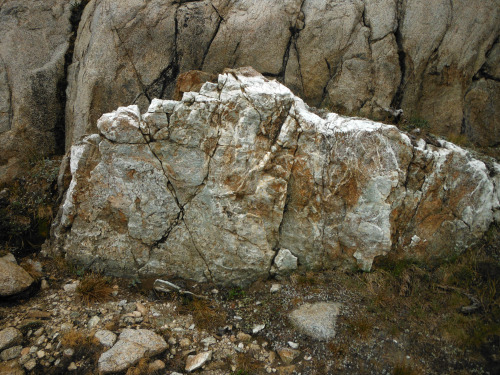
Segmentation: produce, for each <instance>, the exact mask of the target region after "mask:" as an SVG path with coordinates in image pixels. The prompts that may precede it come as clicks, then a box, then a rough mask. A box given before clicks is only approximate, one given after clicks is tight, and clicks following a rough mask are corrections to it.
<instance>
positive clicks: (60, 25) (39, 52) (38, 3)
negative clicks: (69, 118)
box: [0, 0, 71, 184]
mask: <svg viewBox="0 0 500 375" xmlns="http://www.w3.org/2000/svg"><path fill="white" fill-rule="evenodd" d="M70 9H71V2H70V1H67V0H21V1H20V0H5V1H1V2H0V35H1V37H0V184H1V183H2V182H6V181H9V180H10V179H12V178H13V177H15V176H16V175H17V174H18V173H19V172H20V171H21V170H22V169H23V167H24V165H23V162H25V161H26V160H27V159H28V158H33V157H35V156H38V157H39V156H46V155H48V154H53V153H54V152H56V151H58V152H61V151H62V150H63V149H64V110H65V109H64V108H65V105H66V103H65V100H64V99H63V98H64V90H65V81H66V72H65V55H66V52H67V50H68V47H69V45H70V42H69V40H70V35H71V23H70V17H71V10H70Z"/></svg>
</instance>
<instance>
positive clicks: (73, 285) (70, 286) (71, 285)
mask: <svg viewBox="0 0 500 375" xmlns="http://www.w3.org/2000/svg"><path fill="white" fill-rule="evenodd" d="M79 283H80V282H79V281H75V282H72V283H68V284H65V285H64V286H63V289H64V291H65V292H66V293H75V292H76V288H78V284H79Z"/></svg>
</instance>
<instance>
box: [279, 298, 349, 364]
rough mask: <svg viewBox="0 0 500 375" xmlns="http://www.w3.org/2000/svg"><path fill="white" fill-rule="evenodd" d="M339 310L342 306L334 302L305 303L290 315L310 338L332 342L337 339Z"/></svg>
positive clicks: (299, 328)
mask: <svg viewBox="0 0 500 375" xmlns="http://www.w3.org/2000/svg"><path fill="white" fill-rule="evenodd" d="M339 308H340V304H338V303H332V302H318V303H305V304H303V305H302V306H300V307H299V308H298V309H296V310H294V311H292V312H291V313H290V321H291V322H292V324H293V325H294V327H295V328H296V329H298V330H299V331H300V332H302V333H304V334H306V335H308V336H311V337H313V338H315V339H317V340H330V339H332V338H334V337H335V324H336V322H337V316H338V315H339ZM288 351H291V349H288ZM280 356H281V353H280Z"/></svg>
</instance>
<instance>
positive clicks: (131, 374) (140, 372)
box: [126, 358, 150, 375]
mask: <svg viewBox="0 0 500 375" xmlns="http://www.w3.org/2000/svg"><path fill="white" fill-rule="evenodd" d="M148 374H150V372H149V365H148V358H142V359H141V360H140V361H139V362H138V363H137V364H136V365H135V366H133V367H131V368H129V369H128V371H127V374H126V375H148Z"/></svg>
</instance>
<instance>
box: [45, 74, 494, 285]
mask: <svg viewBox="0 0 500 375" xmlns="http://www.w3.org/2000/svg"><path fill="white" fill-rule="evenodd" d="M315 112H317V111H316V110H314V109H312V108H309V107H308V106H307V105H306V104H305V103H304V102H303V101H302V100H301V99H299V98H298V97H296V96H294V95H293V94H292V92H291V91H290V90H289V89H288V88H286V87H285V86H283V85H281V84H280V83H278V82H277V81H275V80H272V81H270V80H268V79H266V78H265V77H263V76H261V75H259V74H258V73H257V72H255V71H253V70H252V69H249V68H247V69H241V70H238V71H228V72H227V73H225V74H222V75H219V77H218V83H210V82H207V83H205V84H204V85H203V86H202V88H201V90H200V92H199V93H195V92H187V93H184V96H183V98H182V100H181V101H172V100H153V102H152V104H151V106H150V107H149V110H148V112H147V113H145V114H142V115H141V113H140V111H139V108H138V107H137V106H129V107H121V108H119V109H118V110H116V111H114V112H112V113H108V114H105V115H103V116H102V117H101V118H100V119H99V121H98V125H97V126H98V129H99V132H100V134H93V135H90V136H88V137H86V138H85V139H84V141H83V142H81V143H79V144H77V145H74V146H73V147H72V148H71V160H70V172H71V175H72V181H71V184H70V186H69V189H68V191H67V193H66V198H65V201H64V203H63V204H62V206H61V209H60V212H59V216H58V219H57V220H56V222H55V224H54V227H53V231H52V234H53V243H52V250H53V251H60V252H62V253H65V254H66V257H67V258H68V259H70V260H72V261H76V262H77V263H79V264H82V265H84V266H89V267H91V268H93V269H98V270H105V271H106V272H107V273H110V274H114V275H127V276H137V275H140V276H153V275H168V276H169V277H181V278H187V279H193V280H197V281H205V280H212V281H214V282H216V283H220V284H230V283H237V284H247V283H249V282H251V281H253V280H256V279H258V278H261V277H267V276H268V275H269V272H271V269H272V267H273V264H272V263H273V259H274V258H275V256H276V255H277V254H278V252H279V250H280V249H288V250H289V251H290V252H291V254H292V255H293V256H295V257H297V258H298V264H299V266H302V267H311V268H321V267H331V266H334V265H335V264H338V263H339V262H342V261H345V260H347V261H349V260H350V259H353V258H352V257H354V258H355V259H356V260H357V262H358V264H359V266H360V267H361V268H362V269H365V270H369V269H370V267H371V265H372V262H373V259H374V258H375V257H376V256H379V255H385V254H387V253H388V252H389V251H394V252H398V254H400V255H402V256H412V257H426V256H430V257H433V256H438V257H439V256H445V255H450V254H455V253H458V252H461V251H463V250H465V249H466V248H467V247H468V246H470V245H472V244H473V243H475V242H476V241H477V240H479V239H480V238H481V237H482V236H483V234H484V232H485V231H486V230H487V229H488V228H489V226H490V224H492V223H493V221H494V220H495V217H496V220H499V219H500V217H499V216H500V215H499V213H500V211H499V190H498V186H499V184H500V173H499V172H500V166H499V165H498V164H495V163H489V164H488V165H486V164H485V163H483V162H482V161H479V160H476V159H474V158H473V157H472V156H471V155H470V154H469V153H467V152H466V151H465V150H463V149H461V148H459V147H457V146H455V145H453V144H451V143H448V142H445V141H439V145H440V146H439V147H437V146H434V145H432V144H427V143H426V141H425V140H423V139H410V138H409V137H408V136H407V135H406V134H404V133H402V132H400V131H399V130H398V129H397V128H395V127H394V126H389V125H384V124H380V123H376V122H372V121H368V120H364V119H356V118H347V117H342V116H339V115H337V114H334V113H320V114H317V113H315Z"/></svg>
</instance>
